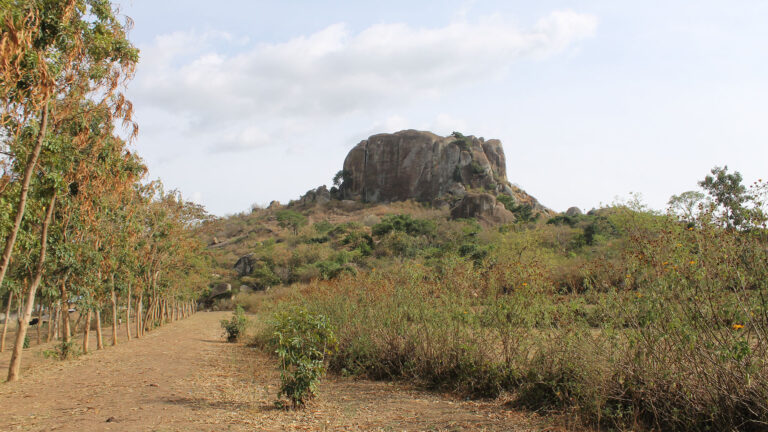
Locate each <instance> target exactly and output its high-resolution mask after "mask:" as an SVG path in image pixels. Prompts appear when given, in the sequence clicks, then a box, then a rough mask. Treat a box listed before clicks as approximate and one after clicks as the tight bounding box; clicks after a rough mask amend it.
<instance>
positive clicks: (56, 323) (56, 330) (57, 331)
mask: <svg viewBox="0 0 768 432" xmlns="http://www.w3.org/2000/svg"><path fill="white" fill-rule="evenodd" d="M60 336H61V302H59V304H58V305H57V306H56V318H55V319H54V320H53V339H54V340H59V337H60Z"/></svg>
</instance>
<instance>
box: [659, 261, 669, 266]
mask: <svg viewBox="0 0 768 432" xmlns="http://www.w3.org/2000/svg"><path fill="white" fill-rule="evenodd" d="M667 264H669V261H664V262H663V263H661V265H667Z"/></svg>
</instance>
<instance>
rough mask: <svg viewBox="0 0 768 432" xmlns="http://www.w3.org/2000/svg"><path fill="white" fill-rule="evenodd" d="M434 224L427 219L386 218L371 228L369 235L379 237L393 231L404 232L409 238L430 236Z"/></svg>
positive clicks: (396, 216) (405, 216) (399, 216)
mask: <svg viewBox="0 0 768 432" xmlns="http://www.w3.org/2000/svg"><path fill="white" fill-rule="evenodd" d="M436 228H437V227H436V226H435V223H434V222H433V221H431V220H427V219H414V218H412V217H411V216H410V215H392V216H387V217H386V218H384V220H382V221H381V222H380V223H378V224H376V225H374V226H373V228H371V233H373V235H375V236H377V237H381V236H383V235H386V234H388V233H390V232H393V231H399V232H404V233H406V234H408V235H410V236H414V237H415V236H421V235H425V236H430V235H432V234H434V232H435V229H436Z"/></svg>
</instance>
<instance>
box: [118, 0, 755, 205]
mask: <svg viewBox="0 0 768 432" xmlns="http://www.w3.org/2000/svg"><path fill="white" fill-rule="evenodd" d="M119 4H120V5H121V11H122V12H123V13H124V14H126V15H128V16H130V17H131V18H133V20H134V21H135V27H134V29H133V30H132V31H131V34H130V36H131V39H132V40H133V42H134V43H135V44H136V45H137V46H138V47H139V48H140V49H141V63H140V65H139V68H138V72H137V76H136V79H135V80H134V81H133V82H132V83H131V84H130V87H129V96H130V98H131V99H132V101H133V102H134V104H135V108H136V116H137V117H136V118H137V120H138V122H139V125H140V127H141V132H140V135H139V138H138V140H137V141H136V147H137V149H138V151H139V153H140V154H141V155H142V156H143V157H144V158H145V160H146V162H147V164H148V165H149V168H150V175H151V177H152V178H161V179H162V180H163V182H164V183H165V184H166V185H167V187H168V188H175V189H179V190H180V191H181V192H182V194H183V195H184V196H185V197H186V198H188V199H192V200H194V201H196V202H199V203H201V204H204V205H205V206H206V207H207V208H208V210H209V211H210V212H212V213H214V214H218V215H224V214H228V213H235V212H240V211H244V210H247V209H248V208H249V207H250V205H251V204H253V203H258V204H266V203H269V202H270V201H271V200H273V199H276V200H279V201H282V202H286V201H288V200H290V199H295V198H298V197H299V196H300V195H301V194H302V193H303V192H305V191H307V190H308V189H311V188H314V187H317V186H319V185H321V184H330V181H331V178H332V177H333V175H334V174H335V173H336V172H337V171H338V170H340V169H341V166H342V163H343V160H344V157H345V156H346V154H347V152H348V151H349V150H350V149H351V148H352V147H353V146H354V145H355V144H357V143H358V142H360V141H361V140H363V139H365V138H367V137H368V136H370V135H372V134H374V133H380V132H395V131H398V130H402V129H409V128H414V129H421V130H431V131H433V132H435V133H438V134H441V135H447V134H450V133H451V132H452V131H460V132H462V133H464V134H472V135H476V136H483V137H485V138H498V139H501V141H502V142H503V144H504V150H505V152H506V155H507V172H508V177H509V180H510V181H511V182H513V183H515V184H518V185H520V186H521V187H522V188H524V189H525V190H527V191H528V192H529V193H531V194H532V195H534V196H535V197H537V198H538V199H539V201H541V202H542V203H543V204H544V205H546V206H549V207H551V208H553V209H555V210H559V211H562V210H565V209H566V208H568V207H570V206H573V205H576V206H579V207H581V208H582V209H585V210H586V209H590V208H592V207H597V206H599V205H600V204H601V203H603V204H607V203H610V202H612V201H613V200H614V198H615V197H617V196H619V197H626V196H628V194H629V193H630V192H640V193H642V194H643V196H644V198H645V200H646V202H647V203H649V204H650V205H651V206H652V207H655V208H663V207H664V205H665V203H666V201H667V199H668V198H669V196H670V195H672V194H674V193H679V192H682V191H685V190H690V189H695V188H696V181H697V180H699V179H701V178H703V177H704V176H705V175H706V174H707V172H708V171H709V169H710V168H712V167H713V166H715V165H728V166H729V167H730V168H732V169H735V170H738V171H740V172H741V173H742V174H743V175H744V177H745V178H746V179H747V180H749V181H751V180H756V179H757V178H766V177H768V26H767V25H766V24H765V18H766V17H767V16H768V2H765V1H737V0H734V1H731V2H723V1H696V2H691V1H676V0H665V1H649V0H645V1H631V2H630V1H621V2H619V1H615V0H604V1H586V0H585V1H570V2H565V1H536V2H531V1H522V0H520V1H510V0H506V1H502V0H500V1H491V0H477V1H462V0H451V1H431V0H426V1H424V0H422V1H413V0H409V1H400V0H389V1H386V2H380V1H375V2H374V1H365V0H358V1H348V2H342V1H336V2H329V1H323V2H320V1H299V0H290V1H289V0H282V1H257V0H220V1H218V2H211V1H202V0H162V1H158V0H121V1H120V2H119Z"/></svg>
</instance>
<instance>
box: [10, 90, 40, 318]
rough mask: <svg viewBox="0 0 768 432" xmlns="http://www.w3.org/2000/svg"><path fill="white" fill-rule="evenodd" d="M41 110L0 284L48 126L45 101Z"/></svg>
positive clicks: (11, 250)
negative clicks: (38, 127)
mask: <svg viewBox="0 0 768 432" xmlns="http://www.w3.org/2000/svg"><path fill="white" fill-rule="evenodd" d="M41 111H42V112H41V117H40V130H39V131H38V132H37V141H35V147H34V148H33V149H32V153H31V154H30V157H29V160H28V161H27V165H26V166H25V167H24V178H23V179H22V181H21V191H19V203H18V205H17V206H16V218H15V219H14V222H13V227H11V232H10V233H8V238H7V239H6V240H5V249H4V250H3V257H2V261H0V286H2V285H3V281H4V280H5V273H6V272H7V271H8V265H9V264H10V262H11V252H13V246H14V245H15V244H16V236H17V235H18V234H19V229H20V228H21V221H22V219H24V210H25V208H26V206H27V195H29V183H30V182H31V181H32V175H33V174H34V173H35V165H37V158H38V156H40V150H41V149H42V148H43V140H44V138H45V133H46V130H47V128H48V103H47V102H46V104H45V106H44V107H43V108H42V110H41ZM6 321H7V320H6Z"/></svg>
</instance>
